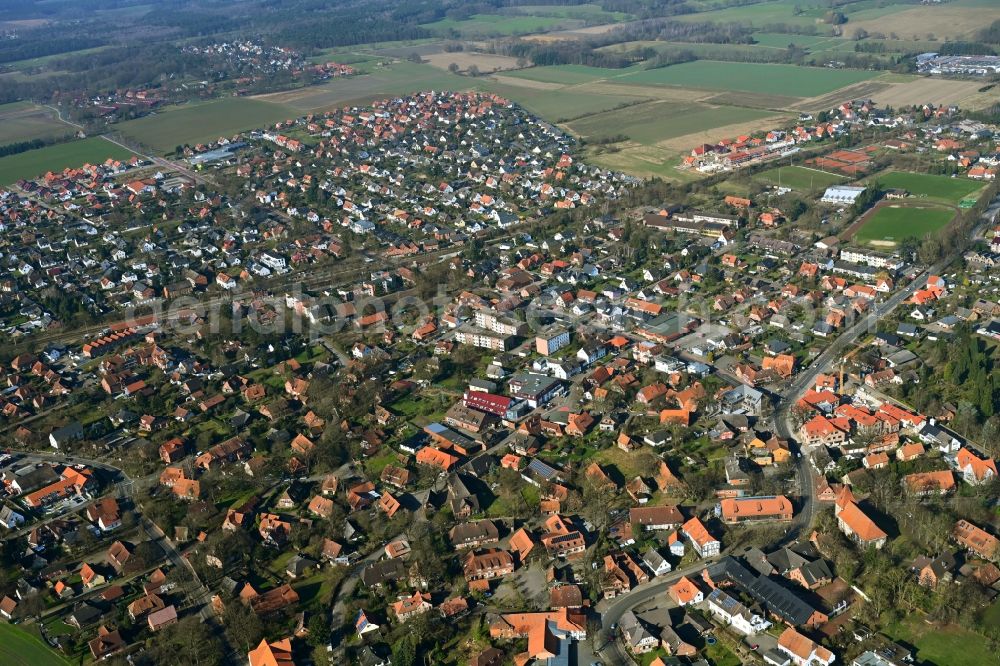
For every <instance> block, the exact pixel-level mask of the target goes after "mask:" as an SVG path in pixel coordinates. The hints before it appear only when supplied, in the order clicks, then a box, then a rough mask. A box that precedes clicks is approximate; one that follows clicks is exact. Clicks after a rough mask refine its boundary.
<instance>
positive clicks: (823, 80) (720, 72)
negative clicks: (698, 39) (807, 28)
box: [616, 60, 876, 97]
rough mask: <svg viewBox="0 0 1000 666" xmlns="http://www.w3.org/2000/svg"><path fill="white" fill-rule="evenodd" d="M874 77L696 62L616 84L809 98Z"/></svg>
mask: <svg viewBox="0 0 1000 666" xmlns="http://www.w3.org/2000/svg"><path fill="white" fill-rule="evenodd" d="M874 76H876V73H875V72H865V71H860V70H850V69H824V68H820V67H799V66H796V65H765V64H756V63H742V62H713V61H709V60H697V61H695V62H686V63H683V64H680V65H672V66H670V67H662V68H659V69H647V70H643V71H639V72H635V73H632V74H628V75H625V76H622V77H619V78H617V79H616V82H619V83H626V84H642V85H662V86H682V87H688V88H707V89H709V90H737V91H746V92H753V93H763V94H773V95H783V96H793V97H813V96H816V95H823V94H825V93H829V92H832V91H834V90H837V89H838V88H843V87H844V86H848V85H851V84H854V83H859V82H861V81H866V80H868V79H871V78H872V77H874Z"/></svg>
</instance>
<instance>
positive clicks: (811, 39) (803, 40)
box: [753, 32, 855, 53]
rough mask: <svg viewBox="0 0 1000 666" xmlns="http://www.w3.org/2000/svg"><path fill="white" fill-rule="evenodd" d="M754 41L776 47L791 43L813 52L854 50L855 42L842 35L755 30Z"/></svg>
mask: <svg viewBox="0 0 1000 666" xmlns="http://www.w3.org/2000/svg"><path fill="white" fill-rule="evenodd" d="M753 38H754V41H755V42H756V43H757V44H758V45H759V46H769V47H771V48H776V49H786V48H788V45H789V44H795V45H796V46H798V47H800V48H804V49H808V50H809V51H810V52H812V53H817V52H819V51H830V50H834V51H839V50H842V49H849V50H852V51H853V50H854V44H855V42H852V41H849V40H846V39H842V38H840V37H830V36H828V35H791V34H788V33H785V32H755V33H753Z"/></svg>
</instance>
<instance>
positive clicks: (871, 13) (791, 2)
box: [676, 0, 907, 31]
mask: <svg viewBox="0 0 1000 666" xmlns="http://www.w3.org/2000/svg"><path fill="white" fill-rule="evenodd" d="M894 4H895V5H897V6H895V7H894V6H893V5H894ZM901 4H907V3H905V2H902V1H900V2H898V3H893V2H888V3H879V2H877V1H876V0H861V1H859V2H850V3H846V4H842V5H838V6H837V10H838V11H841V12H844V13H845V14H847V16H848V20H849V21H853V20H862V19H868V18H876V17H878V16H883V15H885V14H886V13H889V12H892V11H893V9H895V10H897V11H898V10H899V9H900V7H899V6H898V5H901ZM880 5H884V6H880ZM796 10H798V11H796ZM828 11H829V5H827V4H824V3H819V2H801V1H800V0H770V1H764V2H759V3H755V4H752V5H744V6H737V7H727V8H724V9H716V10H713V11H706V12H698V13H696V14H683V15H681V16H678V17H676V20H679V21H711V22H715V23H733V22H737V23H743V22H749V23H750V24H752V25H758V26H764V25H767V24H772V23H786V24H789V25H801V26H816V27H817V28H818V29H819V30H820V31H823V30H824V29H825V30H827V31H829V30H830V26H828V25H824V24H819V25H817V19H821V18H823V16H824V15H825V14H826V12H828Z"/></svg>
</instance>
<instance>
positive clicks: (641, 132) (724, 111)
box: [568, 101, 773, 145]
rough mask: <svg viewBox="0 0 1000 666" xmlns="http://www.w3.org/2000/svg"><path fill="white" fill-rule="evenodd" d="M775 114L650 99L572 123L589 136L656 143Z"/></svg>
mask: <svg viewBox="0 0 1000 666" xmlns="http://www.w3.org/2000/svg"><path fill="white" fill-rule="evenodd" d="M771 115H773V114H771V113H769V112H767V111H761V110H758V109H743V108H739V107H733V106H720V107H710V106H707V105H705V104H698V103H691V104H671V103H665V102H661V101H653V102H648V103H646V104H640V105H637V106H632V107H628V108H624V109H619V110H615V111H608V112H605V113H598V114H594V115H589V116H586V117H584V118H581V119H579V120H575V121H573V122H570V123H568V126H569V128H570V130H572V131H573V133H574V134H579V135H580V136H583V137H585V138H589V139H606V138H610V137H614V136H618V135H625V136H627V137H628V138H629V140H631V141H635V142H636V143H639V144H642V145H652V144H656V143H659V142H660V141H664V140H666V139H672V138H675V137H678V136H684V135H687V134H692V133H695V132H703V131H705V130H709V129H712V128H713V127H719V126H723V125H732V124H735V123H742V122H746V121H751V120H758V119H760V118H765V117H768V116H771Z"/></svg>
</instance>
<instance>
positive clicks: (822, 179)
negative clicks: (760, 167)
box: [754, 166, 847, 192]
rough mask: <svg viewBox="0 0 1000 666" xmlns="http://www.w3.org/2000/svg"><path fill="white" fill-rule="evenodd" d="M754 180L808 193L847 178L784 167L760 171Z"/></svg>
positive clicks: (798, 167) (801, 168) (823, 172)
mask: <svg viewBox="0 0 1000 666" xmlns="http://www.w3.org/2000/svg"><path fill="white" fill-rule="evenodd" d="M754 180H757V181H759V182H762V183H767V184H768V185H780V186H781V187H790V188H792V189H793V190H798V191H800V192H809V191H813V190H821V189H826V188H828V187H830V186H831V185H837V184H839V183H843V182H844V181H846V180H847V178H846V177H844V176H840V175H837V174H835V173H829V172H827V171H820V170H819V169H810V168H809V167H803V166H785V167H778V168H776V169H768V170H767V171H762V172H760V173H758V174H756V175H755V176H754Z"/></svg>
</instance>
